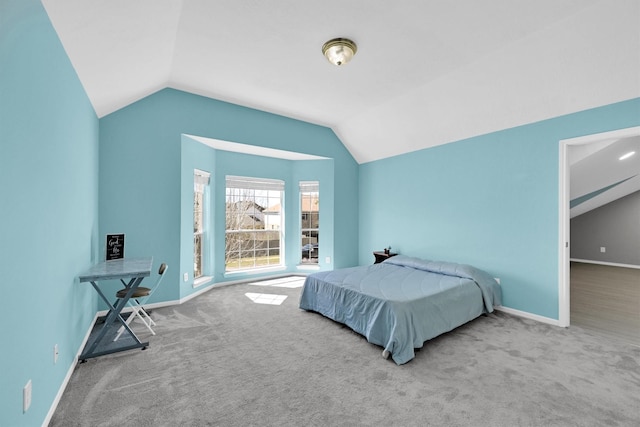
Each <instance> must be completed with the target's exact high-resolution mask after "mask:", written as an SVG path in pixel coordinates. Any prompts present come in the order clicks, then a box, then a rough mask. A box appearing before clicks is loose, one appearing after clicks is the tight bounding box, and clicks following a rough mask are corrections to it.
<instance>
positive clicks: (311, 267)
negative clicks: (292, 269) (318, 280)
mask: <svg viewBox="0 0 640 427" xmlns="http://www.w3.org/2000/svg"><path fill="white" fill-rule="evenodd" d="M296 268H297V269H298V270H320V266H319V265H318V264H298V265H297V266H296Z"/></svg>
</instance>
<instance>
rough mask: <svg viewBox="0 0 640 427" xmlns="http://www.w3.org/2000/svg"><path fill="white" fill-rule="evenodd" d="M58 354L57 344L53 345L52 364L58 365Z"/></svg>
mask: <svg viewBox="0 0 640 427" xmlns="http://www.w3.org/2000/svg"><path fill="white" fill-rule="evenodd" d="M59 354H60V352H59V351H58V344H55V345H54V346H53V363H54V364H56V363H58V355H59Z"/></svg>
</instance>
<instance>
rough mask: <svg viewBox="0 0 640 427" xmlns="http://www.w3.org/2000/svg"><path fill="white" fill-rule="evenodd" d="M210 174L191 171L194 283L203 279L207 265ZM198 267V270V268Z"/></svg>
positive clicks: (198, 170) (197, 170) (201, 171)
mask: <svg viewBox="0 0 640 427" xmlns="http://www.w3.org/2000/svg"><path fill="white" fill-rule="evenodd" d="M210 179H211V174H210V173H209V172H206V171H203V170H200V169H194V170H193V273H192V274H193V279H194V281H195V280H197V279H199V278H202V277H205V275H206V274H205V273H206V268H207V265H206V264H207V263H206V259H207V258H206V251H207V244H206V242H207V238H208V232H209V227H208V221H207V214H208V209H207V204H208V201H209V181H210ZM198 199H199V201H200V209H198V206H197V204H198ZM198 267H199V268H198Z"/></svg>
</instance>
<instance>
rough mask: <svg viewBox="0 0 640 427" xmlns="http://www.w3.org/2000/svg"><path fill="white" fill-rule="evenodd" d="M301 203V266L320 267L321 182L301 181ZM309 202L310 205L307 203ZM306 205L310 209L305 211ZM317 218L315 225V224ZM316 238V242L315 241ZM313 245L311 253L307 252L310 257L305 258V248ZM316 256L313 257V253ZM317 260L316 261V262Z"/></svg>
mask: <svg viewBox="0 0 640 427" xmlns="http://www.w3.org/2000/svg"><path fill="white" fill-rule="evenodd" d="M298 188H299V191H298V193H299V201H300V217H299V220H300V227H299V230H300V233H299V236H300V254H299V256H300V258H299V265H303V266H319V265H320V182H319V181H300V182H299V183H298ZM305 200H308V203H305ZM314 200H315V205H316V206H317V209H316V210H315V211H313V210H312V209H311V205H312V204H313V201H314ZM305 205H307V206H308V207H309V208H308V209H305ZM314 218H315V223H314ZM314 238H315V242H314V241H313V239H314ZM307 245H311V247H310V249H311V251H308V250H307V251H306V253H307V254H308V256H307V257H306V258H305V257H304V254H305V248H307V247H308V246H307ZM314 250H315V251H316V256H315V257H313V256H312V253H313V251H314ZM314 260H315V261H314Z"/></svg>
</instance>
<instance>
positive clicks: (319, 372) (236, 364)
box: [50, 284, 640, 427]
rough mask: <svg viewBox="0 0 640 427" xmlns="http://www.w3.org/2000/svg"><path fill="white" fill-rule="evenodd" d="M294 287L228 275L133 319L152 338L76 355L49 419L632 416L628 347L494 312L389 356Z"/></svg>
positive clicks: (609, 422) (560, 420) (597, 421)
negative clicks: (149, 328)
mask: <svg viewBox="0 0 640 427" xmlns="http://www.w3.org/2000/svg"><path fill="white" fill-rule="evenodd" d="M245 293H265V294H280V295H287V296H288V297H287V299H286V300H285V301H284V302H283V303H282V304H281V305H268V304H257V303H254V302H253V301H252V300H251V299H250V298H248V297H247V296H246V295H245ZM299 295H300V288H280V287H273V286H269V287H266V286H265V287H263V286H251V285H246V284H245V285H233V286H226V287H221V288H216V289H213V290H211V291H209V292H207V293H205V294H203V295H201V296H199V297H197V298H196V299H194V300H191V301H190V302H187V303H185V304H182V305H180V306H174V307H165V308H161V309H156V310H154V311H153V313H152V317H153V318H154V319H155V320H156V322H157V323H158V326H157V327H156V328H155V330H156V332H157V335H156V336H150V335H149V334H148V333H145V332H144V331H145V330H144V328H143V327H141V325H140V324H137V326H135V327H134V330H136V331H140V334H139V336H140V337H141V338H143V339H146V338H149V340H150V342H151V344H150V347H149V348H148V349H147V350H145V351H140V350H134V351H128V352H123V353H118V354H114V355H109V356H104V357H100V358H96V359H90V360H88V361H87V363H84V364H79V365H78V366H77V367H76V370H75V372H74V373H73V375H72V377H71V380H70V383H69V385H68V387H67V389H66V391H65V393H64V395H63V397H62V400H61V401H60V404H59V405H58V408H57V411H56V413H55V414H54V416H53V418H52V421H51V424H50V425H51V426H65V427H68V426H123V425H136V426H178V425H182V426H360V425H362V426H373V425H378V426H380V425H393V426H418V425H420V426H425V425H433V426H485V425H491V426H638V425H640V348H638V347H634V346H631V345H629V344H625V343H623V342H618V341H615V340H614V339H610V338H607V337H604V336H600V335H596V334H595V333H591V332H589V331H586V330H583V329H580V328H577V327H571V328H569V329H563V328H557V327H553V326H549V325H545V324H541V323H537V322H534V321H530V320H524V319H521V318H517V317H514V316H510V315H507V314H504V313H500V312H497V313H496V314H492V315H489V316H487V317H480V318H478V319H476V320H474V321H472V322H470V323H468V324H466V325H464V326H462V327H460V328H458V329H456V330H455V331H453V332H450V333H448V334H445V335H442V336H440V337H438V338H436V339H434V340H431V341H429V342H427V343H426V344H425V346H424V347H423V348H422V349H421V350H420V351H418V352H417V354H416V358H415V359H413V360H412V361H410V362H409V363H407V364H405V365H402V366H397V365H396V364H395V363H394V362H393V361H392V360H390V359H389V360H385V359H383V358H382V357H381V350H382V349H381V348H380V347H377V346H374V345H372V344H369V343H368V342H367V341H366V340H365V339H364V338H362V337H361V336H360V335H357V334H355V333H354V332H352V331H351V330H350V329H348V328H346V327H344V326H342V325H339V324H337V323H335V322H333V321H331V320H328V319H326V318H324V317H322V316H320V315H319V314H316V313H309V312H304V311H301V310H299V309H298V299H299ZM253 297H254V299H255V298H256V296H255V295H254V296H253ZM134 325H136V323H135V322H134Z"/></svg>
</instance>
